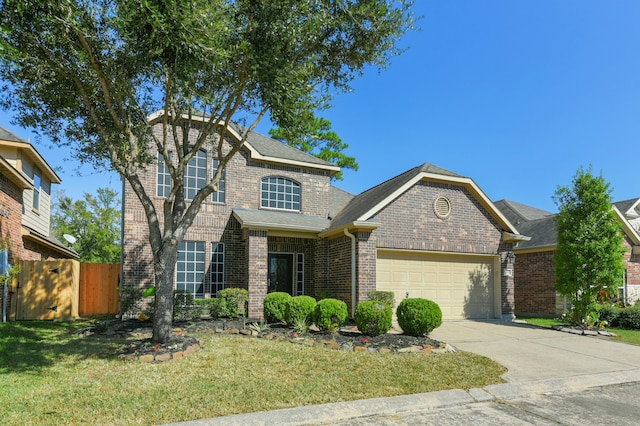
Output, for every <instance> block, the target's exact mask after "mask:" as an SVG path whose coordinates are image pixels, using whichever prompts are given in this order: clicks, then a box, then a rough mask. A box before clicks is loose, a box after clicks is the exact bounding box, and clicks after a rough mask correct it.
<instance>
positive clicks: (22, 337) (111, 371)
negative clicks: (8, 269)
mask: <svg viewBox="0 0 640 426" xmlns="http://www.w3.org/2000/svg"><path fill="white" fill-rule="evenodd" d="M85 325H86V323H82V322H75V323H68V322H67V323H52V322H40V321H35V322H19V323H15V322H13V323H6V324H1V323H0V389H2V391H1V392H0V419H2V420H1V421H0V422H1V423H2V424H8V425H23V424H80V423H82V424H85V423H90V424H109V425H116V424H126V425H132V424H160V423H168V422H177V421H185V420H193V419H200V418H207V417H216V416H224V415H229V414H236V413H247V412H254V411H263V410H274V409H279V408H288V407H296V406H303V405H313V404H323V403H328V402H337V401H348V400H356V399H365V398H376V397H386V396H394V395H404V394H412V393H421V392H432V391H437V390H444V389H468V388H474V387H482V386H486V385H489V384H493V383H501V382H502V379H501V378H500V375H502V374H504V369H503V368H502V367H501V366H500V365H499V364H497V363H495V362H493V361H492V360H490V359H488V358H485V357H481V356H478V355H475V354H471V353H464V352H458V353H453V354H438V355H436V354H431V355H427V354H395V353H388V354H385V353H366V352H363V353H360V352H343V351H338V350H331V349H327V348H322V347H306V346H302V345H295V344H291V343H289V342H286V341H268V340H262V339H257V338H248V337H237V336H236V337H232V336H222V335H214V334H211V333H201V334H193V335H194V336H195V337H198V338H199V339H202V340H203V342H204V348H202V349H200V350H199V351H197V352H196V353H195V354H192V355H190V356H187V357H183V358H180V359H177V360H173V361H170V362H164V363H160V364H147V363H143V362H139V361H135V362H131V361H129V362H125V361H122V360H120V359H118V358H117V356H116V354H117V353H118V351H119V349H120V347H121V346H122V345H123V343H124V341H123V340H118V339H117V338H104V337H101V338H95V337H81V336H80V335H79V334H78V333H77V330H79V329H80V328H82V327H83V326H85Z"/></svg>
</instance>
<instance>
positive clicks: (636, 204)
mask: <svg viewBox="0 0 640 426" xmlns="http://www.w3.org/2000/svg"><path fill="white" fill-rule="evenodd" d="M613 205H614V206H616V208H617V209H618V210H620V212H621V213H622V214H623V215H625V217H628V218H631V219H635V218H637V217H640V216H639V214H640V198H632V199H631V200H625V201H617V202H615V203H613Z"/></svg>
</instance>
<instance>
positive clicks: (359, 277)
mask: <svg viewBox="0 0 640 426" xmlns="http://www.w3.org/2000/svg"><path fill="white" fill-rule="evenodd" d="M355 235H356V239H357V243H356V256H357V269H356V282H357V285H358V290H357V300H356V306H357V304H358V303H360V302H362V301H364V300H367V299H368V297H367V293H368V292H369V291H371V290H375V289H376V259H377V250H376V241H375V237H373V236H372V234H371V232H370V231H358V232H356V233H355Z"/></svg>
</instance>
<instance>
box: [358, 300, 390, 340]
mask: <svg viewBox="0 0 640 426" xmlns="http://www.w3.org/2000/svg"><path fill="white" fill-rule="evenodd" d="M392 316H393V312H392V311H391V306H389V305H388V304H387V303H384V302H379V301H377V300H365V301H364V302H360V303H359V304H358V306H357V307H356V311H355V313H354V314H353V319H354V321H355V322H356V325H357V326H358V330H360V332H361V333H362V334H365V335H367V336H379V335H381V334H384V333H386V332H387V331H389V330H391V318H392Z"/></svg>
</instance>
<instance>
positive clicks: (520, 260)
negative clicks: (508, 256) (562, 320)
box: [514, 250, 556, 316]
mask: <svg viewBox="0 0 640 426" xmlns="http://www.w3.org/2000/svg"><path fill="white" fill-rule="evenodd" d="M553 253H554V251H553V250H547V251H541V252H534V253H516V261H515V283H514V290H515V313H516V315H541V316H554V315H555V314H556V291H555V289H554V287H553V286H554V283H555V264H554V261H553Z"/></svg>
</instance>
